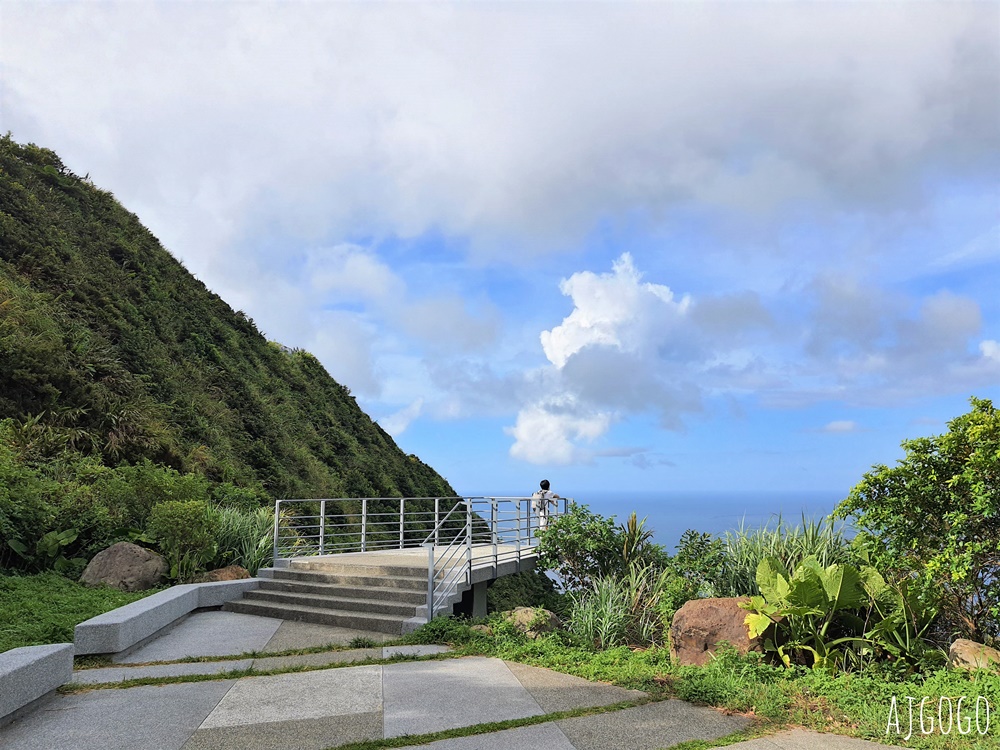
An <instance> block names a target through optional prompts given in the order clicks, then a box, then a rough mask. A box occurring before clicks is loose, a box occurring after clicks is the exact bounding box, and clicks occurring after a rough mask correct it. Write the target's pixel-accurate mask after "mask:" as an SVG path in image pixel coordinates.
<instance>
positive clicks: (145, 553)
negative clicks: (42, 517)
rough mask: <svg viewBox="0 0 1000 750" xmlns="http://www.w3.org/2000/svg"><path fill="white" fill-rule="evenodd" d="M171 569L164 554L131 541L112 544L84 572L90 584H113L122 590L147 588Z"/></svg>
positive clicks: (83, 577)
mask: <svg viewBox="0 0 1000 750" xmlns="http://www.w3.org/2000/svg"><path fill="white" fill-rule="evenodd" d="M169 571H170V566H169V565H167V561H166V560H164V559H163V557H162V556H160V555H158V554H156V553H155V552H153V551H152V550H148V549H146V548H144V547H140V546H139V545H137V544H132V543H130V542H118V544H112V545H111V546H110V547H108V548H107V549H106V550H104V551H102V552H98V553H97V554H96V555H94V559H92V560H91V561H90V562H89V563H88V564H87V567H86V569H85V570H84V571H83V575H82V576H80V582H81V583H85V584H86V585H88V586H100V585H102V584H103V585H105V586H111V587H112V588H116V589H121V590H122V591H145V590H146V589H151V588H154V587H156V586H158V585H159V584H160V581H161V580H162V579H163V577H164V576H165V575H166V574H167V573H168V572H169Z"/></svg>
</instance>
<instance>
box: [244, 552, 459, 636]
mask: <svg viewBox="0 0 1000 750" xmlns="http://www.w3.org/2000/svg"><path fill="white" fill-rule="evenodd" d="M257 575H258V578H260V588H259V589H257V590H256V591H247V592H246V593H244V595H243V598H242V599H237V600H234V601H230V602H227V603H226V605H225V607H224V609H226V610H227V611H229V612H239V613H242V614H248V615H259V616H261V617H277V618H280V619H282V620H299V621H302V622H312V623H318V624H321V625H333V626H336V627H342V628H351V629H354V630H368V631H375V632H380V633H390V634H392V635H402V634H404V633H408V632H410V631H411V630H414V629H416V628H417V627H419V626H420V625H422V624H423V623H424V621H425V620H426V612H427V568H426V566H424V567H420V566H406V565H360V564H357V563H353V564H348V563H340V562H332V561H330V560H329V559H325V560H317V561H307V560H294V561H292V562H291V564H290V566H289V567H287V568H265V569H262V570H260V571H259V572H258V574H257ZM459 598H460V595H459Z"/></svg>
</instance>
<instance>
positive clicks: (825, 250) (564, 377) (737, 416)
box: [0, 0, 1000, 492]
mask: <svg viewBox="0 0 1000 750" xmlns="http://www.w3.org/2000/svg"><path fill="white" fill-rule="evenodd" d="M0 64H2V66H3V68H2V81H0V86H2V88H0V129H2V130H4V131H8V130H9V131H11V132H12V134H13V136H14V137H15V138H16V139H17V140H20V141H32V142H35V143H38V144H39V145H43V146H47V147H49V148H52V149H54V150H56V151H57V152H58V153H59V154H60V155H61V156H62V157H63V159H64V161H65V162H66V163H67V165H68V166H69V167H70V168H71V169H73V170H74V171H75V172H77V173H78V174H89V175H90V178H91V179H92V180H93V181H94V182H95V183H96V184H97V185H99V186H101V187H103V188H105V189H108V190H111V191H112V192H113V193H114V194H115V195H116V196H117V197H118V198H119V200H121V201H122V202H123V203H124V204H125V205H126V206H127V207H128V208H129V209H130V210H132V211H134V212H135V213H136V214H137V215H138V216H139V217H140V219H141V220H142V221H143V222H144V223H145V224H146V225H147V226H149V227H150V229H151V230H152V231H153V232H154V233H155V234H156V235H157V236H158V237H159V238H160V240H161V241H162V242H163V243H164V245H165V246H166V247H167V248H168V249H169V250H170V251H171V252H172V253H173V254H174V255H175V256H177V257H178V258H180V259H181V260H182V261H183V262H184V264H185V265H186V266H187V268H188V269H189V270H191V271H192V272H193V273H194V274H195V275H197V276H198V277H199V278H200V279H201V280H202V281H204V282H205V283H206V284H207V285H208V286H209V287H210V288H211V289H213V290H214V291H216V292H217V293H219V294H220V295H221V296H222V297H223V298H224V299H226V300H227V301H228V302H229V303H230V304H231V305H232V306H233V307H234V308H237V309H242V310H243V311H245V312H246V313H247V314H248V315H250V316H251V317H252V318H253V319H254V320H255V322H256V323H257V325H258V326H259V328H260V329H261V330H262V331H263V332H264V333H265V335H267V336H268V337H269V338H271V339H273V340H276V341H280V342H281V343H283V344H286V345H288V346H294V347H302V348H305V349H308V350H309V351H312V352H313V353H314V354H316V355H317V356H318V357H319V358H320V360H321V361H322V362H323V363H324V365H325V366H326V367H327V369H328V370H329V371H330V373H331V374H332V375H333V376H334V377H335V378H337V379H338V380H339V381H340V382H342V383H344V384H345V385H347V386H348V387H350V388H351V390H352V392H353V393H354V394H355V395H356V396H357V398H358V401H359V403H360V404H361V405H362V406H363V408H364V409H365V410H366V411H367V412H368V413H369V414H370V415H371V416H372V417H373V418H374V419H377V420H378V421H379V423H380V424H381V425H383V427H385V429H386V430H388V431H389V432H390V433H392V434H393V435H394V436H395V437H396V440H397V442H398V443H399V444H400V446H401V447H402V448H403V449H404V450H405V451H407V452H413V453H416V454H418V455H419V456H420V457H421V458H423V459H424V460H426V461H427V462H428V463H430V464H431V465H433V466H434V467H435V468H436V469H438V470H439V471H440V472H441V473H442V474H443V475H445V476H446V477H447V478H448V479H449V480H450V481H451V482H452V484H453V485H454V486H455V487H456V488H457V489H458V490H459V491H464V492H470V491H489V490H491V489H494V490H495V491H500V490H514V489H517V488H525V489H530V488H532V487H533V486H534V485H535V484H536V482H537V479H539V478H541V476H543V475H544V476H548V477H549V478H550V479H551V480H552V481H553V484H554V485H555V486H556V487H557V488H559V487H569V488H572V489H573V490H574V491H577V492H579V491H582V490H585V489H587V488H591V489H621V490H697V489H703V490H712V491H723V490H736V489H744V490H807V489H812V490H842V491H845V492H846V490H847V489H848V488H849V487H850V486H851V485H852V484H854V483H855V482H856V481H858V479H859V478H860V476H861V474H862V473H863V472H864V471H865V470H866V469H867V468H868V467H869V466H870V465H872V464H873V463H877V462H886V463H891V462H892V461H894V460H895V459H897V458H898V457H899V456H900V455H901V452H900V448H899V443H900V441H901V440H903V439H905V438H909V437H916V436H919V435H926V434H934V433H939V432H942V431H944V430H945V428H946V422H947V420H948V419H950V418H952V417H954V416H957V415H958V414H960V413H963V412H964V411H966V410H967V406H968V398H969V396H971V395H977V396H980V397H986V398H994V399H996V398H1000V301H998V294H997V281H998V279H1000V179H998V178H1000V5H997V4H995V3H977V4H976V3H968V4H962V3H948V4H936V3H918V4H874V3H872V4H865V3H840V4H834V3H823V4H816V3H804V4H795V3H759V4H758V3H741V4H734V3H719V4H712V3H704V4H694V3H639V4H629V3H616V4H599V3H585V4H570V3H555V4H553V3H531V2H526V3H516V4H515V3H477V4H461V5H459V4H446V3H436V4H419V3H413V4H377V3H368V4H351V3H326V4H325V3H296V2H282V3H249V2H248V3H203V4H193V3H145V2H129V3H121V4H116V3H89V2H75V3H74V2H60V3H44V2H30V3H29V2H17V1H15V0H7V1H6V2H4V3H2V4H0Z"/></svg>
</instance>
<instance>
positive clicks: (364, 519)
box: [361, 497, 368, 552]
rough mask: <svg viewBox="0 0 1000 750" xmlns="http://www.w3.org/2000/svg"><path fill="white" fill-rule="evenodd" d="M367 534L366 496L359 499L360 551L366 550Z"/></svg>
mask: <svg viewBox="0 0 1000 750" xmlns="http://www.w3.org/2000/svg"><path fill="white" fill-rule="evenodd" d="M367 536H368V498H367V497H364V498H362V499H361V551H362V552H365V551H366V550H367V543H366V537H367Z"/></svg>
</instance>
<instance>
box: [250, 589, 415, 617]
mask: <svg viewBox="0 0 1000 750" xmlns="http://www.w3.org/2000/svg"><path fill="white" fill-rule="evenodd" d="M244 598H245V599H247V600H250V601H258V602H272V603H275V604H288V605H293V606H304V607H317V608H320V609H336V610H344V611H345V612H371V613H374V614H380V615H397V616H399V617H413V616H414V615H415V614H416V611H417V607H418V606H420V605H421V604H424V601H423V600H421V601H420V602H419V603H411V604H407V603H405V602H397V601H393V600H388V599H351V598H347V597H332V596H317V595H315V594H303V593H291V592H284V591H261V590H259V589H258V590H257V591H248V592H246V594H245V595H244ZM425 598H426V597H425Z"/></svg>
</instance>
